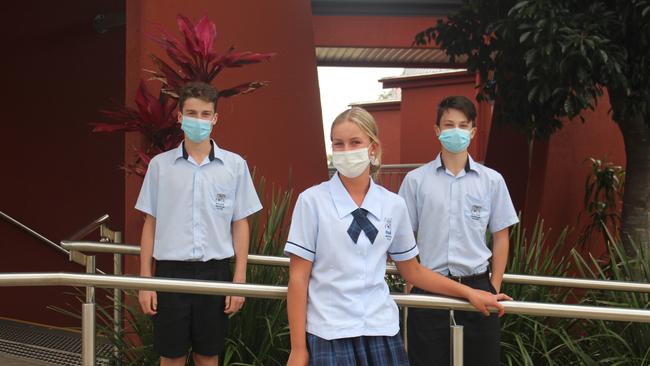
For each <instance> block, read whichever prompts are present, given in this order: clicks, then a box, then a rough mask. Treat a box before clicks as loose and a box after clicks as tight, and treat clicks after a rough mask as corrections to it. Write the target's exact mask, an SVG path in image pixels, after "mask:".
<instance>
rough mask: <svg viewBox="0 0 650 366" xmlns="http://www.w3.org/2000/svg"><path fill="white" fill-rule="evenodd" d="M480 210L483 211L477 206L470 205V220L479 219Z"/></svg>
mask: <svg viewBox="0 0 650 366" xmlns="http://www.w3.org/2000/svg"><path fill="white" fill-rule="evenodd" d="M482 209H483V207H481V206H479V205H472V211H471V212H472V219H474V220H478V219H480V218H481V210H482Z"/></svg>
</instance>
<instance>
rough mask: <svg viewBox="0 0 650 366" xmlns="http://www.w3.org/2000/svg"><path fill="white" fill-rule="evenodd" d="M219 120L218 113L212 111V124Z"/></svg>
mask: <svg viewBox="0 0 650 366" xmlns="http://www.w3.org/2000/svg"><path fill="white" fill-rule="evenodd" d="M218 121H219V113H217V112H214V117H212V125H213V126H214V125H216V124H217V122H218Z"/></svg>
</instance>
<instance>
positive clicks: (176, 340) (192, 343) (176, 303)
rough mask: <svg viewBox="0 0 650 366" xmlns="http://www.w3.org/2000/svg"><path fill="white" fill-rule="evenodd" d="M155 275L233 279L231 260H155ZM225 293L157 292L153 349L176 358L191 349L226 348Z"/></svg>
mask: <svg viewBox="0 0 650 366" xmlns="http://www.w3.org/2000/svg"><path fill="white" fill-rule="evenodd" d="M156 277H170V278H183V279H192V280H209V281H231V280H232V277H231V274H230V261H229V260H228V259H223V260H210V261H207V262H183V261H156ZM224 308H225V296H220V295H196V294H182V293H171V292H158V308H157V314H156V315H154V317H153V325H154V350H155V351H156V352H157V353H158V354H159V355H160V356H162V357H167V358H177V357H181V356H184V355H187V353H188V351H189V349H190V347H191V348H192V352H194V353H198V354H200V355H203V356H217V355H219V354H220V353H221V352H222V351H223V349H224V344H225V339H226V331H227V326H228V315H227V314H224V312H223V311H224Z"/></svg>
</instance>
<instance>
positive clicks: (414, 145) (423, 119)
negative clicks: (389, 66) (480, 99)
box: [382, 72, 484, 164]
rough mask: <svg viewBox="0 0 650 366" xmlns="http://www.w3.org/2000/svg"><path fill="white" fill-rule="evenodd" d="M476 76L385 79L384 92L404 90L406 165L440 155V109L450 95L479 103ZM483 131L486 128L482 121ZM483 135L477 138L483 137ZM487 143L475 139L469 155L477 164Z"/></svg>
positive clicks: (403, 159) (402, 146)
mask: <svg viewBox="0 0 650 366" xmlns="http://www.w3.org/2000/svg"><path fill="white" fill-rule="evenodd" d="M474 80H475V78H474V76H472V75H467V74H466V73H465V72H462V73H450V74H437V75H426V76H408V77H396V78H386V79H383V80H382V81H383V84H384V88H396V87H399V88H402V104H401V119H402V128H401V142H400V149H401V152H400V162H401V163H402V164H415V163H426V162H428V161H431V160H433V159H434V158H435V157H436V155H437V154H438V153H439V152H440V142H439V141H438V139H437V138H436V135H435V130H434V126H435V123H436V113H437V106H438V104H439V103H440V101H441V100H442V99H443V98H445V97H447V96H450V95H463V96H466V97H468V98H470V99H471V100H474V99H475V92H474ZM478 128H479V130H480V129H481V128H483V127H482V126H481V123H480V121H479V123H478ZM479 136H481V135H477V137H479ZM483 144H484V142H483V141H481V140H480V138H476V137H475V138H474V139H473V140H472V143H471V144H470V149H469V152H470V154H472V157H474V158H475V159H476V160H483V156H481V155H479V152H481V151H482V146H483Z"/></svg>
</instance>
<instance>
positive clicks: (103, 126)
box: [91, 15, 275, 175]
mask: <svg viewBox="0 0 650 366" xmlns="http://www.w3.org/2000/svg"><path fill="white" fill-rule="evenodd" d="M176 23H177V24H178V29H179V31H180V33H181V34H182V38H177V37H174V36H173V35H170V34H168V33H167V32H165V31H163V30H161V35H160V36H154V35H151V36H150V38H151V39H152V40H154V41H155V42H156V43H157V44H159V45H160V46H161V47H162V48H163V49H164V50H165V53H166V54H167V56H168V57H169V59H170V60H171V61H172V62H171V64H170V63H167V62H165V61H163V60H162V59H161V58H160V57H158V56H156V55H151V58H152V60H153V63H154V65H155V66H156V68H157V70H145V71H147V72H149V73H151V74H152V77H151V80H157V81H160V82H161V83H162V87H161V89H160V93H159V96H158V97H155V96H154V95H153V94H151V93H150V92H149V91H148V90H147V87H146V85H145V82H144V81H142V80H141V81H140V86H139V87H138V90H137V93H136V97H135V104H136V108H131V107H127V106H120V107H118V108H115V109H114V110H104V111H101V113H102V115H103V116H104V117H105V118H106V119H107V120H108V121H107V122H95V123H91V125H92V126H93V132H116V131H125V132H135V131H138V132H140V133H141V134H142V135H144V136H145V137H146V138H147V140H148V141H149V142H150V145H149V146H148V147H147V148H146V149H145V150H139V149H136V154H137V160H136V162H135V164H132V165H129V166H126V167H125V169H126V170H127V171H128V172H132V173H136V174H138V175H144V174H145V173H146V168H147V165H148V164H149V161H150V160H151V158H152V157H153V156H155V155H156V154H159V153H161V152H163V151H168V150H170V149H173V148H174V147H176V146H178V144H179V143H180V142H181V140H182V139H183V132H182V131H181V129H180V125H179V124H178V123H177V120H176V116H175V113H174V111H175V110H176V106H177V104H178V90H179V89H180V88H181V87H182V86H183V85H184V84H185V83H187V82H190V81H202V82H205V83H208V84H211V83H212V82H213V80H214V79H215V78H216V77H217V75H219V73H220V72H221V71H222V70H223V69H226V68H231V67H242V66H245V65H250V64H256V63H260V62H262V61H267V60H269V59H270V58H271V57H273V56H274V55H275V54H274V53H253V52H235V50H234V47H232V46H231V47H230V48H229V49H228V51H227V52H226V53H225V54H218V53H217V52H216V51H215V50H214V41H215V39H216V37H217V29H216V26H215V23H214V22H212V21H211V20H209V19H208V18H207V17H205V16H204V17H203V18H201V20H199V22H198V23H197V24H196V25H194V24H192V22H191V21H190V20H189V19H188V18H187V17H185V16H182V15H178V16H177V17H176ZM265 85H267V82H264V81H249V82H245V83H242V84H239V85H236V86H234V87H230V88H225V89H222V90H220V91H219V97H220V98H229V97H232V96H235V95H240V94H246V93H250V92H252V91H255V90H257V89H258V88H261V87H263V86H265Z"/></svg>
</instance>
